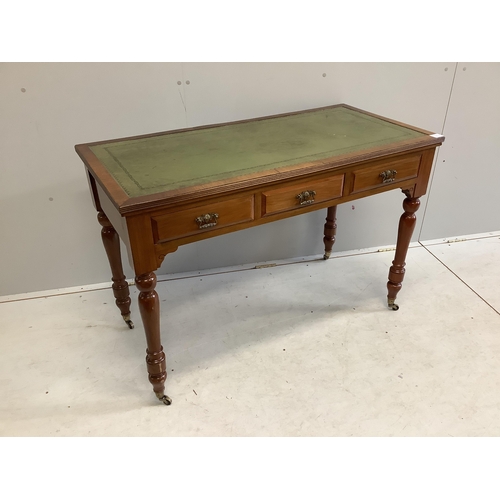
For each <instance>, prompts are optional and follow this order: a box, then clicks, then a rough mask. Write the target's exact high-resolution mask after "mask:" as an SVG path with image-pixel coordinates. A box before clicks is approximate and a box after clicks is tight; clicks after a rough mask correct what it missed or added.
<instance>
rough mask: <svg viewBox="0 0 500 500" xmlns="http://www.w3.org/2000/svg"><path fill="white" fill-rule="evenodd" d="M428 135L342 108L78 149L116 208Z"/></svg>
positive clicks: (407, 145) (421, 142) (380, 151)
mask: <svg viewBox="0 0 500 500" xmlns="http://www.w3.org/2000/svg"><path fill="white" fill-rule="evenodd" d="M431 134H432V132H429V131H426V130H421V129H418V128H415V127H411V126H409V125H406V124H401V123H398V122H395V121H393V120H389V119H386V118H383V117H379V116H376V115H373V114H371V113H367V112H364V111H362V110H359V109H356V108H353V107H351V106H348V105H345V104H341V105H336V106H328V107H324V108H317V109H313V110H306V111H300V112H296V113H288V114H286V115H277V116H272V117H264V118H257V119H252V120H244V121H240V122H232V123H227V124H220V125H211V126H204V127H196V128H194V129H181V130H174V131H170V132H163V133H158V134H150V135H144V136H138V137H133V138H124V139H115V140H110V141H102V142H98V143H90V144H84V145H79V146H76V150H77V152H78V154H79V155H80V157H81V158H82V159H83V160H84V162H85V163H86V165H87V166H88V167H89V168H90V169H91V170H92V171H93V173H94V174H95V177H96V179H97V180H98V181H101V184H102V186H103V187H104V189H105V190H106V191H107V192H108V193H109V194H110V196H111V198H112V199H113V200H114V202H115V204H116V205H117V206H118V207H120V206H122V205H123V204H133V200H137V201H138V202H140V201H141V200H145V201H148V200H149V201H151V200H153V201H154V200H155V199H158V198H159V197H160V198H162V199H165V198H166V197H167V198H168V197H169V196H170V195H172V196H175V195H176V194H179V193H183V194H185V193H186V192H193V191H197V190H200V188H201V189H203V188H204V187H207V186H211V187H215V188H216V187H217V186H221V185H223V184H228V183H229V184H233V183H235V182H236V183H238V182H240V183H241V182H243V183H245V181H249V180H251V179H252V178H256V177H260V178H262V177H263V176H264V177H266V176H267V177H268V178H269V179H270V180H272V178H273V176H279V175H280V174H283V173H285V172H290V171H292V172H293V171H294V170H297V169H299V170H304V169H305V170H307V169H308V168H309V169H310V168H315V170H318V168H319V169H321V166H322V165H324V166H325V168H326V167H329V168H331V166H332V164H334V163H335V162H342V161H344V163H345V161H348V162H353V161H355V160H356V158H357V157H363V159H366V158H367V157H373V158H377V157H379V156H382V155H384V154H387V153H391V152H400V151H405V150H411V149H412V148H417V147H423V146H428V145H430V144H432V143H433V142H439V140H437V139H435V138H433V137H432V135H431Z"/></svg>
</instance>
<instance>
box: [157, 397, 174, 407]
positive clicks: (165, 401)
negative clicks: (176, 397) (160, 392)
mask: <svg viewBox="0 0 500 500" xmlns="http://www.w3.org/2000/svg"><path fill="white" fill-rule="evenodd" d="M159 399H160V401H161V402H162V403H163V404H164V405H167V406H170V405H171V404H172V399H171V398H169V397H168V396H162V397H161V398H159Z"/></svg>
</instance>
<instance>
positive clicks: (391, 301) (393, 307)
mask: <svg viewBox="0 0 500 500" xmlns="http://www.w3.org/2000/svg"><path fill="white" fill-rule="evenodd" d="M394 300H395V299H387V307H388V308H389V309H390V310H391V311H397V310H398V309H399V306H398V305H397V304H395V303H394Z"/></svg>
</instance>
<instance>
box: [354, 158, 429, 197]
mask: <svg viewBox="0 0 500 500" xmlns="http://www.w3.org/2000/svg"><path fill="white" fill-rule="evenodd" d="M420 160H421V155H416V156H410V157H406V158H404V159H401V160H396V161H389V162H387V161H383V162H377V163H376V164H375V165H373V166H371V167H368V168H361V169H356V170H354V172H353V176H354V184H353V187H352V191H351V192H352V193H353V194H354V193H359V192H361V191H366V190H367V189H373V188H376V187H380V186H383V185H384V181H383V177H382V176H381V174H382V172H384V171H387V170H392V171H395V172H396V173H395V174H394V181H393V183H394V184H395V185H397V183H398V182H401V181H406V180H408V179H413V178H415V177H417V175H418V168H419V166H420Z"/></svg>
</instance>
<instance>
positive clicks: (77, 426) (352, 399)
mask: <svg viewBox="0 0 500 500" xmlns="http://www.w3.org/2000/svg"><path fill="white" fill-rule="evenodd" d="M392 258H393V253H392V252H377V251H366V252H365V253H364V252H354V253H352V254H334V255H333V256H332V258H331V259H330V260H329V261H323V260H320V259H319V258H311V259H304V260H302V261H301V262H295V263H290V262H288V263H287V262H285V263H278V264H279V265H277V266H275V267H267V268H261V269H251V270H248V269H247V270H243V269H242V268H236V269H226V270H216V271H214V272H213V274H210V273H205V274H204V275H196V276H191V277H187V276H186V275H178V276H168V277H164V280H163V281H160V282H159V283H158V286H157V291H158V293H159V295H160V300H161V306H162V311H161V315H162V317H161V323H162V331H163V333H162V338H163V346H164V349H165V352H166V354H167V364H168V380H167V386H166V387H167V390H166V393H167V394H168V395H169V396H170V397H171V398H172V399H173V404H172V405H171V406H169V407H167V406H164V405H163V404H161V403H159V402H158V401H157V400H156V398H155V397H154V394H153V393H152V391H151V386H150V384H149V382H148V380H147V375H146V367H145V361H144V356H145V352H144V351H145V339H144V334H143V329H142V324H141V321H140V317H139V313H138V307H137V300H136V299H137V291H136V290H135V288H132V294H133V299H134V300H133V309H132V317H133V320H134V321H135V324H136V328H135V329H134V330H129V329H128V328H127V327H126V325H125V323H123V322H122V321H121V318H120V315H119V311H118V309H117V308H116V307H115V305H114V300H113V297H112V293H111V290H110V289H109V288H108V289H95V290H83V289H82V290H78V289H70V290H66V291H64V290H63V291H58V292H56V294H55V295H51V293H47V295H48V296H45V297H43V296H39V297H38V298H26V297H24V296H15V297H4V298H3V299H0V300H3V302H1V303H0V318H1V324H2V331H1V332H0V359H1V362H0V435H1V436H499V435H500V287H499V286H498V281H499V279H500V234H497V233H490V234H488V235H482V237H477V235H476V236H474V237H473V238H472V239H468V240H466V241H458V242H453V243H448V242H443V241H441V242H428V243H426V244H425V246H424V245H421V244H414V245H412V247H411V248H410V250H409V253H408V258H407V273H406V278H405V282H404V285H403V289H402V291H401V292H400V294H399V297H398V303H399V305H400V310H399V311H397V312H393V311H389V310H388V309H387V308H386V306H385V295H386V289H385V283H386V279H387V272H388V267H389V266H390V264H391V260H392ZM97 288H99V287H97ZM39 295H42V294H39Z"/></svg>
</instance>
